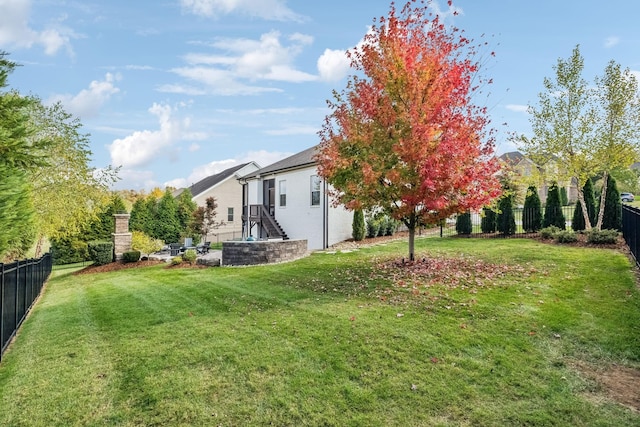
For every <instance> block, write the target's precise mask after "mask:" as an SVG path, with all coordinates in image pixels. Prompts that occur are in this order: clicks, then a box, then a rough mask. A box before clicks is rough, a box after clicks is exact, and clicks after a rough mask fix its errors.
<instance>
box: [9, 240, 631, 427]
mask: <svg viewBox="0 0 640 427" xmlns="http://www.w3.org/2000/svg"><path fill="white" fill-rule="evenodd" d="M406 250H407V248H406V242H398V243H392V244H388V245H384V246H376V247H371V248H364V249H361V250H359V251H354V252H351V253H333V254H331V253H317V254H314V255H312V256H309V257H307V258H305V259H302V260H299V261H296V262H291V263H287V264H280V265H272V266H260V267H248V268H224V267H223V268H210V269H164V268H163V267H162V266H158V267H149V268H141V269H133V270H123V271H120V272H113V273H101V274H91V275H78V276H74V275H72V274H70V272H71V271H72V270H71V269H68V270H59V271H56V272H55V276H54V277H53V278H52V279H51V280H50V282H49V283H48V285H47V287H46V289H45V292H44V295H43V297H42V298H41V300H40V301H39V302H38V304H37V305H36V307H35V308H34V310H33V311H32V313H31V315H30V317H29V318H28V319H27V321H26V322H25V323H24V325H23V328H22V330H21V332H20V333H19V335H18V337H17V340H16V342H15V343H14V344H13V345H12V347H11V348H10V350H9V351H8V352H7V353H6V354H5V355H4V358H3V360H2V363H1V364H0V425H3V426H4V425H6V426H76V425H77V426H99V425H117V426H155V425H157V426H199V425H206V426H208V425H214V426H215V425H222V426H254V425H278V426H283V425H292V426H300V425H311V426H320V425H335V426H433V425H435V426H438V425H442V426H448V425H451V426H460V425H462V426H505V425H507V426H508V425H514V426H522V425H530V426H544V425H557V426H591V425H594V426H623V425H640V413H639V412H636V411H633V410H632V409H629V408H628V407H626V406H624V405H623V404H620V403H619V402H617V401H616V400H614V399H613V398H612V397H611V396H610V395H609V394H608V393H607V389H606V387H605V386H604V385H602V384H600V383H598V382H597V381H596V377H594V376H593V375H592V373H594V372H605V371H606V370H607V369H609V368H612V367H621V366H623V367H629V368H639V367H640V294H639V292H638V288H637V287H636V282H635V276H634V270H633V268H632V265H631V263H630V261H629V260H628V258H627V257H626V256H625V255H624V254H621V253H618V252H615V251H613V250H607V249H584V248H574V247H565V246H558V245H551V244H550V245H547V244H543V243H538V242H536V241H532V240H525V239H456V238H448V239H418V241H417V255H418V258H420V259H422V258H425V260H426V262H424V263H419V264H418V265H417V266H414V267H412V268H406V267H400V266H397V265H395V264H394V263H393V262H392V260H399V259H401V258H402V257H403V256H405V255H406Z"/></svg>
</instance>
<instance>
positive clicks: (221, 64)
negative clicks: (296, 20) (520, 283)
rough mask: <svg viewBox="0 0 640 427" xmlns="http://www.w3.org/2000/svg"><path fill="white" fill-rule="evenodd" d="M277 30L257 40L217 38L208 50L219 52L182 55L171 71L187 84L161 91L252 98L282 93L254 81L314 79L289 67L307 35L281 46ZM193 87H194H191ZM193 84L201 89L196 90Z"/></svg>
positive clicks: (293, 38)
mask: <svg viewBox="0 0 640 427" xmlns="http://www.w3.org/2000/svg"><path fill="white" fill-rule="evenodd" d="M280 38H281V35H280V33H278V32H277V31H271V32H268V33H265V34H262V36H261V37H260V39H258V40H254V39H246V38H236V39H227V38H219V39H217V40H216V41H215V42H214V43H212V44H211V45H210V47H212V48H214V49H217V50H219V51H221V52H215V53H212V54H207V53H190V54H187V55H185V56H184V58H183V59H184V60H185V62H186V63H187V65H186V66H184V67H177V68H174V69H173V70H171V71H172V72H174V73H175V74H177V75H179V76H181V77H183V78H185V79H188V80H190V81H191V82H192V84H191V85H183V84H166V85H163V86H160V87H159V90H160V91H163V92H174V93H188V94H197V93H199V92H200V91H201V92H203V93H210V94H215V95H255V94H259V93H263V92H281V91H282V90H281V89H279V88H275V87H270V86H266V85H264V86H263V85H259V84H255V82H257V81H279V82H292V83H299V82H307V81H314V80H317V79H318V77H317V76H315V75H313V74H309V73H306V72H304V71H300V70H298V69H296V68H295V66H294V65H293V61H294V59H295V58H296V57H297V56H298V55H299V54H300V53H301V52H302V50H303V48H304V46H306V45H308V44H310V43H312V42H313V38H312V37H311V36H307V35H304V34H300V33H295V34H293V35H292V36H290V37H289V38H288V40H289V42H290V43H289V44H288V45H283V44H282V43H281V41H280ZM194 85H196V87H194ZM197 85H202V86H204V87H203V88H198V87H197Z"/></svg>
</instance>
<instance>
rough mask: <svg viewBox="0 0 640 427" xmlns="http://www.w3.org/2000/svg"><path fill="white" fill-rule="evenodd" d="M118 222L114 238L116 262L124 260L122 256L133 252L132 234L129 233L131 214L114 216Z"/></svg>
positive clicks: (113, 234)
mask: <svg viewBox="0 0 640 427" xmlns="http://www.w3.org/2000/svg"><path fill="white" fill-rule="evenodd" d="M113 216H114V218H115V220H116V221H115V222H116V226H115V232H114V233H111V235H112V236H113V252H114V253H115V255H116V260H119V259H121V258H122V254H123V253H125V252H129V251H130V250H131V233H130V232H129V217H130V215H129V214H113Z"/></svg>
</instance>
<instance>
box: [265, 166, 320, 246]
mask: <svg viewBox="0 0 640 427" xmlns="http://www.w3.org/2000/svg"><path fill="white" fill-rule="evenodd" d="M312 175H316V169H315V168H306V169H299V170H295V171H291V172H285V173H280V174H278V177H277V180H282V179H285V180H286V181H287V206H285V207H281V206H280V200H279V198H277V199H276V210H275V212H276V213H275V217H276V220H277V221H278V222H279V223H280V226H282V229H283V230H284V232H285V233H287V236H289V238H290V239H306V240H307V245H308V248H309V249H312V250H313V249H322V248H323V247H322V246H323V243H324V241H323V212H324V197H321V201H320V205H319V206H311V176H312Z"/></svg>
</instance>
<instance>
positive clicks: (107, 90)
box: [48, 73, 120, 119]
mask: <svg viewBox="0 0 640 427" xmlns="http://www.w3.org/2000/svg"><path fill="white" fill-rule="evenodd" d="M119 80H120V76H119V75H117V74H116V75H114V74H111V73H107V74H106V75H105V76H104V80H102V81H98V80H94V81H92V82H91V83H89V88H88V89H83V90H81V91H80V92H79V93H78V94H77V95H69V94H65V95H55V96H53V97H51V98H50V99H49V101H48V103H53V102H58V101H59V102H61V103H62V104H63V105H64V107H65V109H66V110H67V111H68V112H70V113H72V114H74V115H76V116H78V117H81V118H83V119H86V118H88V117H93V116H96V115H97V114H98V112H99V110H100V107H102V105H104V103H106V102H107V101H108V100H109V99H110V98H111V95H114V94H116V93H118V92H120V89H119V88H117V87H116V86H115V83H116V82H117V81H119Z"/></svg>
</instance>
